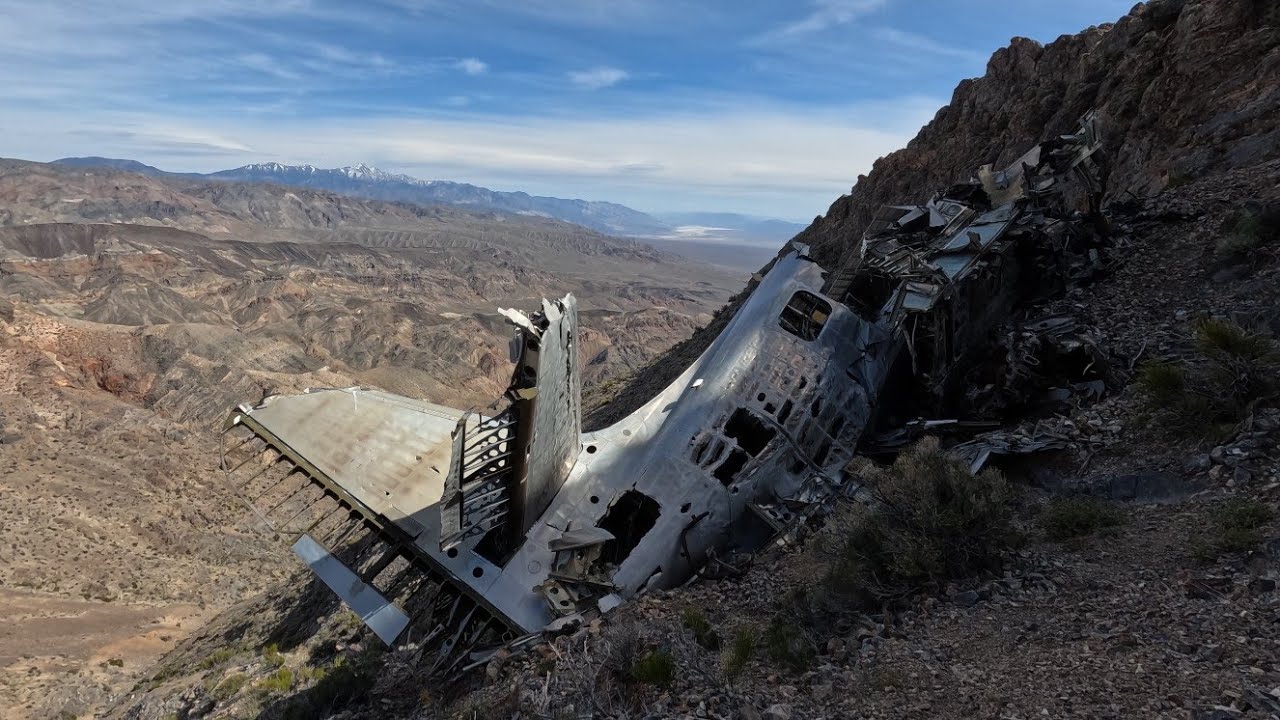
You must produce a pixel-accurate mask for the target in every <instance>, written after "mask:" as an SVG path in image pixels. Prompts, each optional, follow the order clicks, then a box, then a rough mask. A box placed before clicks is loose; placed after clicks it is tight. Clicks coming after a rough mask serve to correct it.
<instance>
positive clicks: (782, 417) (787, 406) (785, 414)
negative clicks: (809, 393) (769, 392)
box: [778, 400, 792, 423]
mask: <svg viewBox="0 0 1280 720" xmlns="http://www.w3.org/2000/svg"><path fill="white" fill-rule="evenodd" d="M791 408H792V404H791V401H790V400H788V401H786V402H784V403H782V409H781V410H779V411H778V422H780V423H784V422H786V421H787V418H789V417H791Z"/></svg>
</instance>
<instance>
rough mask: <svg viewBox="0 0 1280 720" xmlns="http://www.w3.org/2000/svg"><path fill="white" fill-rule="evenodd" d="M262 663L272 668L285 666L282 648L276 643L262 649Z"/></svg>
mask: <svg viewBox="0 0 1280 720" xmlns="http://www.w3.org/2000/svg"><path fill="white" fill-rule="evenodd" d="M262 661H263V662H265V663H266V664H267V665H269V666H270V667H280V666H281V665H284V656H283V655H281V654H280V647H279V646H277V645H276V644H275V643H271V644H270V645H268V646H266V647H264V648H262Z"/></svg>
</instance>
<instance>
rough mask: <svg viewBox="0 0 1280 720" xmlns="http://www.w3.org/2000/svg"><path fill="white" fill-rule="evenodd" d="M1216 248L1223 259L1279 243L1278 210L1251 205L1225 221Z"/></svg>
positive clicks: (1279, 221)
mask: <svg viewBox="0 0 1280 720" xmlns="http://www.w3.org/2000/svg"><path fill="white" fill-rule="evenodd" d="M1221 232H1222V236H1221V237H1220V238H1219V239H1218V243H1217V246H1216V248H1215V250H1216V252H1217V254H1218V255H1219V256H1220V257H1223V258H1241V257H1245V256H1247V255H1249V254H1251V253H1253V252H1254V251H1256V250H1258V249H1260V248H1262V247H1264V246H1266V245H1270V244H1272V243H1274V242H1276V241H1277V240H1280V208H1277V207H1268V206H1262V205H1253V206H1250V207H1246V208H1245V209H1243V210H1240V211H1238V212H1236V213H1234V214H1232V215H1231V216H1230V217H1228V218H1227V220H1226V222H1225V223H1224V224H1223V227H1222V231H1221Z"/></svg>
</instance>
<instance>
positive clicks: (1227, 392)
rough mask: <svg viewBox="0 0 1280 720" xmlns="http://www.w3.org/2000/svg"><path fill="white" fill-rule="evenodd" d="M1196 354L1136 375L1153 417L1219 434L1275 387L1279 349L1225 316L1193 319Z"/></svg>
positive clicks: (1200, 433)
mask: <svg viewBox="0 0 1280 720" xmlns="http://www.w3.org/2000/svg"><path fill="white" fill-rule="evenodd" d="M1192 341H1193V345H1194V347H1195V350H1196V355H1195V356H1194V357H1193V358H1191V359H1190V360H1188V361H1185V362H1177V363H1157V364H1151V365H1147V366H1146V367H1144V368H1143V369H1142V371H1141V373H1140V374H1139V376H1138V392H1139V394H1140V396H1141V397H1142V398H1143V400H1144V402H1145V403H1146V405H1147V409H1148V410H1149V411H1151V414H1152V419H1153V420H1155V422H1156V423H1157V424H1158V425H1159V426H1161V427H1163V428H1164V429H1166V430H1168V431H1170V432H1172V433H1174V434H1175V435H1182V436H1187V437H1200V438H1205V439H1219V438H1221V437H1223V436H1226V435H1229V434H1230V433H1231V432H1232V431H1234V429H1235V427H1236V425H1237V424H1238V423H1239V422H1240V421H1241V420H1243V419H1244V418H1245V417H1246V416H1247V415H1248V413H1249V410H1250V408H1251V407H1253V406H1254V405H1255V404H1256V403H1257V402H1259V401H1265V400H1269V399H1272V398H1275V397H1276V395H1277V392H1278V391H1280V384H1278V381H1277V375H1278V374H1280V351H1277V348H1276V343H1275V341H1274V340H1272V339H1271V338H1269V337H1267V336H1265V335H1262V334H1259V333H1254V332H1250V331H1248V330H1246V329H1244V328H1242V327H1240V326H1239V325H1236V324H1235V323H1231V322H1228V321H1225V320H1213V319H1201V320H1198V321H1196V322H1195V323H1194V324H1193V325H1192Z"/></svg>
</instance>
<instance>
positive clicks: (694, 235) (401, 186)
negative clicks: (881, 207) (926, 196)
mask: <svg viewBox="0 0 1280 720" xmlns="http://www.w3.org/2000/svg"><path fill="white" fill-rule="evenodd" d="M53 164H56V165H65V166H71V167H103V168H111V169H113V170H123V171H126V172H136V173H140V174H143V175H150V176H153V177H182V178H191V179H204V180H227V181H235V182H253V183H273V184H276V185H289V186H296V187H307V188H315V189H317V190H328V191H330V192H337V193H342V194H344V195H351V196H353V197H361V198H369V199H372V200H386V201H392V202H407V203H414V204H418V205H451V206H457V207H469V208H475V209H485V210H498V211H502V212H510V213H516V214H520V215H537V216H542V217H548V218H554V219H556V220H563V221H565V222H571V223H574V224H577V225H582V226H584V227H588V228H591V229H592V230H596V231H599V232H603V233H607V234H609V235H623V236H632V237H662V238H668V239H672V240H684V239H688V240H694V241H707V240H708V239H712V240H714V239H719V238H724V239H729V240H733V241H738V242H768V243H773V244H775V245H776V244H777V243H780V242H782V241H784V240H787V239H788V238H790V237H792V236H793V235H795V234H796V233H798V232H799V231H800V230H802V229H804V226H803V225H800V224H797V223H789V222H785V221H782V220H772V219H768V218H758V217H752V216H746V215H736V214H733V213H672V214H664V215H660V216H654V215H650V214H648V213H644V212H641V211H639V210H635V209H633V208H629V207H627V206H625V205H619V204H617V203H611V202H601V201H594V200H567V199H564V198H554V197H541V196H537V195H530V194H528V193H524V192H499V191H496V190H490V189H488V188H483V187H479V186H477V185H470V184H467V183H456V182H449V181H447V180H419V179H418V178H414V177H410V176H408V175H401V174H394V173H389V172H385V171H383V170H379V169H377V168H374V167H370V166H368V165H363V164H361V165H356V166H354V167H341V168H328V169H327V168H317V167H314V166H312V165H282V164H280V163H274V162H269V163H254V164H251V165H245V166H243V167H238V168H235V169H233V170H221V171H218V172H214V173H208V174H200V173H171V172H166V171H164V170H161V169H159V168H156V167H152V166H151V165H146V164H143V163H140V162H138V161H136V160H124V159H117V158H104V157H72V158H62V159H61V160H54V161H53Z"/></svg>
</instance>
